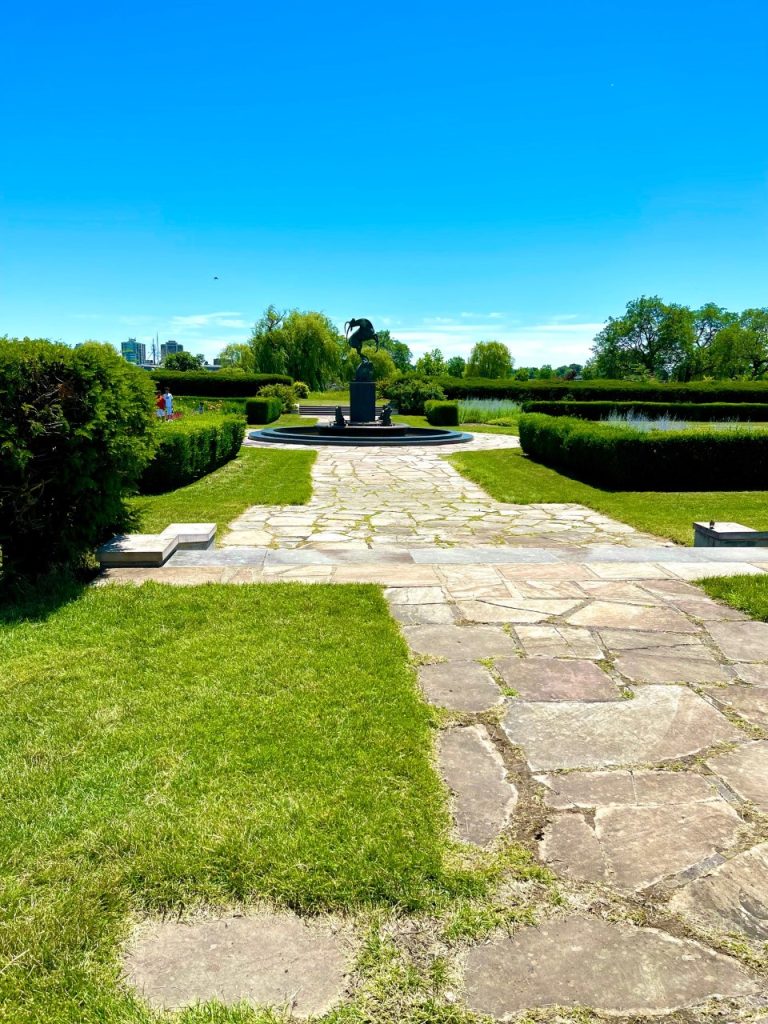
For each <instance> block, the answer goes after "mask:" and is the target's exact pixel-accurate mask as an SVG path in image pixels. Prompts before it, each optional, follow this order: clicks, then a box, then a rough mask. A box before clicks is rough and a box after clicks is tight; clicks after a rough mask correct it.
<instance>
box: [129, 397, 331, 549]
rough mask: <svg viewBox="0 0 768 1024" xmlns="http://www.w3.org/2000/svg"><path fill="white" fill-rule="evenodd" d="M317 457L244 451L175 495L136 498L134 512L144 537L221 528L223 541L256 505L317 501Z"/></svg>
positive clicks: (277, 452)
mask: <svg viewBox="0 0 768 1024" xmlns="http://www.w3.org/2000/svg"><path fill="white" fill-rule="evenodd" d="M285 418H286V419H287V418H288V417H285ZM294 418H296V419H298V417H294ZM316 455H317V453H316V452H314V451H301V450H299V451H290V452H286V451H282V450H279V449H275V450H270V449H269V448H241V449H240V454H239V455H238V456H237V458H236V459H233V460H232V461H231V462H228V463H227V464H226V465H225V466H222V467H221V469H217V470H216V471H215V472H213V473H209V474H208V475H207V476H204V477H201V479H200V480H196V481H195V482H194V483H192V484H188V485H187V486H186V487H179V488H178V489H177V490H175V491H167V492H166V493H165V494H152V495H140V496H137V497H135V498H131V499H130V502H131V506H132V507H133V508H134V509H135V510H136V512H138V514H139V528H140V529H141V530H142V531H143V532H144V533H160V532H161V531H162V530H164V529H165V528H166V526H168V525H169V524H170V523H216V525H217V527H218V536H219V537H220V536H221V535H222V533H224V532H226V528H227V526H228V525H229V523H231V522H232V520H233V519H236V518H237V516H239V515H240V514H241V513H243V512H244V511H245V510H246V509H247V508H248V507H249V506H250V505H304V504H306V502H308V501H309V499H310V497H311V496H312V481H311V472H312V464H313V463H314V461H315V458H316Z"/></svg>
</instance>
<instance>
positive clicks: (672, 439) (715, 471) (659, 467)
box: [520, 413, 768, 515]
mask: <svg viewBox="0 0 768 1024" xmlns="http://www.w3.org/2000/svg"><path fill="white" fill-rule="evenodd" d="M520 444H521V446H522V448H523V451H524V452H525V454H526V455H528V456H530V457H531V458H533V459H536V461H538V462H543V463H544V464H545V465H547V466H551V467H553V468H554V469H558V470H561V471H562V472H564V473H566V474H568V475H569V476H574V477H576V478H577V479H579V480H583V481H584V482H586V483H590V484H596V485H597V486H600V487H605V488H608V489H611V490H621V491H711V490H717V491H722V490H744V491H747V490H768V431H750V430H748V429H747V428H743V429H737V430H728V431H716V430H689V431H683V430H680V431H669V432H666V431H641V430H637V429H635V428H633V427H616V426H612V425H610V424H607V423H594V422H590V421H588V420H580V419H574V418H571V417H567V416H557V417H555V416H544V415H542V414H541V413H524V414H523V415H522V416H521V417H520ZM705 514H706V509H704V508H702V515H705Z"/></svg>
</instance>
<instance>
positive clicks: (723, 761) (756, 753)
mask: <svg viewBox="0 0 768 1024" xmlns="http://www.w3.org/2000/svg"><path fill="white" fill-rule="evenodd" d="M707 765H708V766H709V767H710V768H711V769H712V771H713V772H714V773H715V774H716V775H718V776H719V777H720V778H721V779H722V780H723V781H724V782H725V783H726V784H727V785H729V786H730V787H731V789H732V790H733V791H734V793H736V794H737V796H740V797H741V799H742V800H751V801H752V803H753V804H755V805H756V806H757V807H759V808H760V810H761V811H768V740H756V741H755V742H754V743H744V744H743V745H742V746H740V747H737V748H736V749H735V750H730V751H728V753H727V754H719V755H718V756H717V757H711V758H709V760H708V761H707Z"/></svg>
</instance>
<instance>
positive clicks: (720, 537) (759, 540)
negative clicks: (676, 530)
mask: <svg viewBox="0 0 768 1024" xmlns="http://www.w3.org/2000/svg"><path fill="white" fill-rule="evenodd" d="M693 546H694V547H695V548H768V530H753V529H752V528H751V527H749V526H742V525H741V523H715V522H710V523H694V524H693Z"/></svg>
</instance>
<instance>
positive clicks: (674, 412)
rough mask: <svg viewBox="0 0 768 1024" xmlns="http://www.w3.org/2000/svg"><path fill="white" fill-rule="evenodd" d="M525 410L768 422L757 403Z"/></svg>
mask: <svg viewBox="0 0 768 1024" xmlns="http://www.w3.org/2000/svg"><path fill="white" fill-rule="evenodd" d="M523 411H524V412H540V413H543V414H544V415H545V416H576V417H577V418H578V419H581V420H602V419H606V418H607V417H608V416H610V414H611V413H613V412H617V413H620V414H622V415H624V414H626V413H635V414H637V415H638V416H640V415H642V416H647V417H648V418H649V419H658V418H659V417H661V416H671V417H674V418H675V419H678V420H700V421H702V422H706V421H707V420H712V421H725V420H742V421H748V420H752V421H754V422H755V423H766V422H768V403H766V404H764V405H762V404H758V403H756V402H566V401H563V402H525V403H524V405H523Z"/></svg>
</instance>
